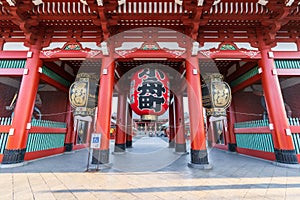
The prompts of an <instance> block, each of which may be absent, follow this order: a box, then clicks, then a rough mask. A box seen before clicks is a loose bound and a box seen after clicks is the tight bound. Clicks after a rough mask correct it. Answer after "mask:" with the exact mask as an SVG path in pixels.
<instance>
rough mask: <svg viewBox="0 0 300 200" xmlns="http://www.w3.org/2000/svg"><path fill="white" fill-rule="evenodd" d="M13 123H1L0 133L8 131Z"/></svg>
mask: <svg viewBox="0 0 300 200" xmlns="http://www.w3.org/2000/svg"><path fill="white" fill-rule="evenodd" d="M10 128H11V125H1V126H0V133H8V132H9V129H10Z"/></svg>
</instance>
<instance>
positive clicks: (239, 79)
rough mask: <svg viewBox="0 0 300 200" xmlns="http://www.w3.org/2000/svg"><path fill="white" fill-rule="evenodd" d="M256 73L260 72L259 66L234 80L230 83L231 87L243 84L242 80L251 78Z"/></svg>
mask: <svg viewBox="0 0 300 200" xmlns="http://www.w3.org/2000/svg"><path fill="white" fill-rule="evenodd" d="M256 74H258V67H254V68H253V69H251V70H249V71H248V72H246V73H245V74H243V75H241V76H240V77H238V78H237V79H235V80H233V81H232V82H231V83H230V86H231V87H235V86H237V85H239V84H241V83H242V82H244V81H246V80H248V79H249V78H252V77H253V76H255V75H256Z"/></svg>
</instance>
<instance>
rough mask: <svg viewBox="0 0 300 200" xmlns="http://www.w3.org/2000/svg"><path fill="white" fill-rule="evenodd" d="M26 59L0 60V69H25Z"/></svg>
mask: <svg viewBox="0 0 300 200" xmlns="http://www.w3.org/2000/svg"><path fill="white" fill-rule="evenodd" d="M25 64H26V60H0V69H14V68H17V69H23V68H24V67H25Z"/></svg>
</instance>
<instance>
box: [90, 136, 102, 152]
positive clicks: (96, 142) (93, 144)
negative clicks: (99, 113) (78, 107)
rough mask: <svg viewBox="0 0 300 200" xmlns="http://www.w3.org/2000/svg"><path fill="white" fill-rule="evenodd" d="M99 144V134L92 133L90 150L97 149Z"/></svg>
mask: <svg viewBox="0 0 300 200" xmlns="http://www.w3.org/2000/svg"><path fill="white" fill-rule="evenodd" d="M100 142H101V134H100V133H92V138H91V148H92V149H99V148H100Z"/></svg>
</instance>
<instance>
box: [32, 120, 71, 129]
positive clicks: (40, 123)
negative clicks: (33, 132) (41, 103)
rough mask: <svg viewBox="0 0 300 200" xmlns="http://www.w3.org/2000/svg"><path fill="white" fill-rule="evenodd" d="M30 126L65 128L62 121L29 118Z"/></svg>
mask: <svg viewBox="0 0 300 200" xmlns="http://www.w3.org/2000/svg"><path fill="white" fill-rule="evenodd" d="M31 126H40V127H49V128H66V127H67V125H66V123H64V122H55V121H49V120H37V119H32V120H31Z"/></svg>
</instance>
